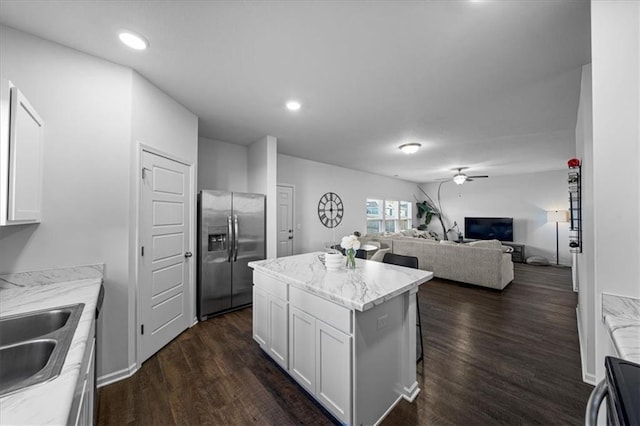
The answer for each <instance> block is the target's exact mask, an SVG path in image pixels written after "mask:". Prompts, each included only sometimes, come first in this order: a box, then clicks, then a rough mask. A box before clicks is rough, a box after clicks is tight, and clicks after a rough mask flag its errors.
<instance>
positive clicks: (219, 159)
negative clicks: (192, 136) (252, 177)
mask: <svg viewBox="0 0 640 426" xmlns="http://www.w3.org/2000/svg"><path fill="white" fill-rule="evenodd" d="M248 153H249V151H248V148H247V147H246V146H242V145H236V144H232V143H226V142H221V141H216V140H213V139H207V138H203V137H200V138H199V139H198V190H201V189H217V190H220V191H236V192H248V191H249V190H248V189H247V188H248V187H247V174H248V171H247V156H248Z"/></svg>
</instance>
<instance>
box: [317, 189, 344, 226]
mask: <svg viewBox="0 0 640 426" xmlns="http://www.w3.org/2000/svg"><path fill="white" fill-rule="evenodd" d="M343 214H344V206H343V205H342V200H341V199H340V197H339V196H338V194H336V193H335V192H327V193H326V194H324V195H323V196H322V197H320V201H319V202H318V217H319V218H320V222H322V224H323V225H324V226H326V227H327V228H335V227H336V226H338V225H340V222H342V215H343Z"/></svg>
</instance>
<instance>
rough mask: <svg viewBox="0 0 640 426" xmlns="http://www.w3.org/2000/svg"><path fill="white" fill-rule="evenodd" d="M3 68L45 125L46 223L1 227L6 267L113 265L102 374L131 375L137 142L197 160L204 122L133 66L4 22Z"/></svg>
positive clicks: (2, 269)
mask: <svg viewBox="0 0 640 426" xmlns="http://www.w3.org/2000/svg"><path fill="white" fill-rule="evenodd" d="M0 73H1V74H2V76H3V77H5V78H8V79H10V80H12V81H13V82H14V83H15V84H16V85H17V86H18V87H19V88H20V89H21V90H22V91H23V92H24V93H25V95H26V96H27V98H28V99H29V100H30V102H31V103H32V104H33V106H34V107H35V108H36V110H37V111H38V112H39V114H40V115H41V116H42V118H43V120H44V121H45V138H44V143H45V146H44V187H43V201H42V202H43V218H42V223H41V224H39V225H23V226H15V227H9V228H0V273H9V272H20V271H30V270H37V269H46V268H57V267H65V266H75V265H86V264H92V263H101V262H104V263H105V264H106V275H105V288H106V295H105V301H104V308H103V310H102V313H101V319H100V321H101V323H102V324H101V325H102V326H101V333H102V334H101V342H100V343H101V344H100V346H101V348H102V354H101V356H100V357H99V359H100V361H101V363H100V364H101V365H99V366H98V367H99V373H98V374H100V375H102V376H104V375H110V374H112V373H116V374H120V373H119V372H125V373H126V371H128V369H129V368H130V367H131V364H132V360H133V356H134V348H132V338H133V337H134V334H133V333H134V331H135V330H134V327H133V325H134V324H135V323H134V308H135V306H134V300H133V299H132V298H131V297H132V296H131V294H132V291H133V290H135V285H136V283H135V281H134V277H135V274H134V260H135V255H136V254H137V249H135V247H132V244H134V243H135V232H136V229H135V218H136V213H135V204H136V202H137V200H136V197H135V191H133V190H132V188H134V186H133V185H134V183H135V182H136V178H137V177H138V176H139V173H138V171H137V163H136V160H135V155H134V153H135V152H136V150H137V146H136V141H138V140H141V141H144V142H145V143H147V144H148V145H152V146H154V147H157V148H159V149H161V150H163V151H167V152H173V153H175V154H176V155H178V156H180V157H182V158H183V159H186V160H189V161H192V162H194V163H195V160H196V156H197V118H196V117H195V116H194V115H193V114H191V113H189V112H188V111H187V110H186V109H184V108H183V107H182V106H180V105H179V104H177V103H176V102H175V101H173V100H172V99H171V98H169V97H168V96H166V95H165V94H164V93H162V92H161V91H160V90H158V89H157V88H156V87H155V86H153V85H151V84H150V83H149V82H148V81H146V80H145V79H144V78H142V77H141V76H139V75H137V74H136V73H134V72H133V71H132V70H131V69H128V68H125V67H121V66H119V65H115V64H112V63H110V62H107V61H104V60H101V59H98V58H95V57H93V56H89V55H86V54H83V53H80V52H78V51H76V50H73V49H69V48H66V47H64V46H61V45H59V44H55V43H51V42H49V41H46V40H43V39H40V38H37V37H33V36H31V35H28V34H25V33H23V32H20V31H16V30H13V29H11V28H8V27H4V26H0ZM194 188H195V186H194Z"/></svg>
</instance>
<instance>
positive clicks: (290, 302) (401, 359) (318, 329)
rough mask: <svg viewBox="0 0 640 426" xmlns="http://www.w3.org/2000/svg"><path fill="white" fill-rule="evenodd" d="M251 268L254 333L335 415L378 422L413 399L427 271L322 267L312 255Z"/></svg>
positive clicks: (366, 265) (374, 265) (363, 264)
mask: <svg viewBox="0 0 640 426" xmlns="http://www.w3.org/2000/svg"><path fill="white" fill-rule="evenodd" d="M249 266H251V267H253V268H254V273H253V280H254V290H253V291H254V302H253V338H254V339H255V340H256V341H257V342H258V343H259V344H260V347H261V348H262V349H263V350H264V351H265V352H266V353H267V354H269V356H270V357H271V358H273V360H275V361H276V362H277V363H278V364H279V365H280V366H281V367H282V368H283V369H284V370H286V371H287V372H288V373H289V375H290V376H291V377H292V378H293V379H295V380H296V381H297V382H298V383H299V384H300V385H301V386H302V387H304V388H305V389H306V390H307V391H308V392H309V393H310V394H311V395H312V396H313V397H314V398H315V399H316V400H317V401H318V402H319V403H320V404H322V405H323V406H324V407H325V408H326V409H327V410H328V411H329V412H331V413H332V414H333V415H334V416H335V417H336V418H337V419H338V420H340V421H341V422H343V423H346V424H354V425H360V424H364V425H372V424H378V423H380V422H381V421H382V419H384V417H385V416H386V415H387V414H388V413H389V412H390V411H391V409H392V408H393V407H394V406H395V405H396V404H397V403H398V402H399V401H400V399H401V398H404V399H406V400H407V401H409V402H412V401H413V400H414V399H415V397H416V396H417V394H418V393H419V392H420V388H419V387H418V382H417V381H416V305H415V303H416V298H415V296H414V294H415V293H416V292H417V290H418V285H419V284H421V283H423V282H425V281H428V280H429V279H431V278H432V276H433V274H432V273H431V272H427V271H420V270H415V269H408V268H401V267H397V266H393V265H387V264H382V263H378V262H371V261H363V260H358V264H357V268H356V269H355V270H340V271H332V272H327V271H326V270H325V269H324V267H323V266H322V264H321V263H320V262H319V261H318V260H317V253H311V254H304V255H298V256H290V257H286V258H279V259H272V260H265V261H260V262H252V263H251V264H250V265H249Z"/></svg>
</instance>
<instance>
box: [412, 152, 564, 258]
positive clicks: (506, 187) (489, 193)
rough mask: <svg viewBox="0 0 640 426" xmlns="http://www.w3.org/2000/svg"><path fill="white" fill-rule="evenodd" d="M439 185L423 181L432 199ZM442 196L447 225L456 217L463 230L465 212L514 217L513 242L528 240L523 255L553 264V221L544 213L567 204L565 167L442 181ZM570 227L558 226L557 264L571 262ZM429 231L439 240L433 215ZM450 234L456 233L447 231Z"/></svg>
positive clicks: (437, 225) (562, 208)
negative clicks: (547, 260) (544, 170)
mask: <svg viewBox="0 0 640 426" xmlns="http://www.w3.org/2000/svg"><path fill="white" fill-rule="evenodd" d="M567 160H568V159H567ZM438 185H439V184H438V183H429V184H424V185H422V187H423V188H424V190H425V192H426V193H427V194H429V196H430V197H431V198H432V199H433V200H434V201H436V202H437V194H438ZM440 194H441V201H442V210H443V211H444V215H445V218H446V220H445V226H446V228H447V229H449V228H450V227H451V225H453V222H454V221H456V222H457V223H458V226H459V227H460V231H461V232H462V233H463V234H464V218H465V216H481V217H513V236H514V241H515V242H517V243H523V244H526V247H525V256H526V257H529V256H544V257H546V258H547V259H549V261H550V262H552V263H555V260H556V225H555V223H548V222H547V211H548V210H567V209H568V208H569V202H568V192H567V171H566V170H558V171H551V172H541V173H533V174H522V175H511V176H492V177H489V178H487V179H476V180H474V181H473V182H467V183H465V184H463V185H456V184H455V183H453V182H445V183H444V184H443V185H442V188H441V192H440ZM568 225H569V224H568V223H560V224H559V226H558V229H559V242H560V264H561V265H571V256H570V254H569V247H568V229H569V226H568ZM429 229H431V230H434V231H436V232H437V233H438V234H439V235H440V237H441V238H442V226H441V225H440V222H439V221H438V219H437V218H433V219H432V220H431V223H430V225H429ZM449 238H455V237H454V236H453V235H449Z"/></svg>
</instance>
